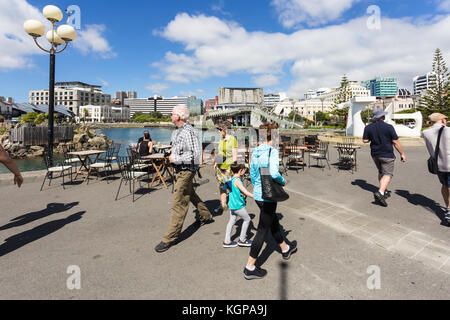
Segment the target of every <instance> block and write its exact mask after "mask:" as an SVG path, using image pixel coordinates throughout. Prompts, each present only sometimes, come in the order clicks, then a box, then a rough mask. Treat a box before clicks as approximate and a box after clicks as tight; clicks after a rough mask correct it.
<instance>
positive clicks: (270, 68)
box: [0, 0, 450, 102]
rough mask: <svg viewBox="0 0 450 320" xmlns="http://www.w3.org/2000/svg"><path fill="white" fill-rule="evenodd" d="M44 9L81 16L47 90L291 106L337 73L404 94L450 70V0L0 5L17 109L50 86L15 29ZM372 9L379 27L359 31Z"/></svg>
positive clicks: (40, 58)
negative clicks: (238, 91)
mask: <svg viewBox="0 0 450 320" xmlns="http://www.w3.org/2000/svg"><path fill="white" fill-rule="evenodd" d="M47 4H54V5H57V6H59V7H60V8H61V9H65V8H67V7H68V6H69V5H72V4H76V5H78V6H79V7H80V8H81V30H79V32H78V39H77V40H76V41H75V42H74V43H73V44H70V45H69V47H68V49H66V51H64V52H63V53H61V54H58V55H57V64H56V81H82V82H86V83H90V84H99V85H103V91H104V92H106V93H109V94H111V95H112V96H113V95H114V93H115V91H119V90H135V91H137V92H138V96H139V97H142V98H143V97H148V96H152V95H153V94H155V93H158V94H162V95H164V96H166V97H170V96H176V95H177V96H185V95H188V94H193V95H196V96H197V97H199V98H202V99H208V98H212V97H214V96H215V95H217V92H218V88H219V87H221V86H224V87H263V88H264V92H265V93H268V92H279V91H284V92H287V93H288V95H289V96H291V97H296V98H299V97H303V94H304V93H305V92H306V90H308V89H314V90H315V89H318V88H322V87H328V88H330V87H334V86H337V85H338V84H339V81H340V78H341V77H342V75H344V74H346V75H347V76H348V77H349V79H350V80H356V81H362V80H367V79H369V78H373V77H375V76H393V77H397V78H398V79H399V83H400V86H401V87H406V88H407V89H411V88H412V78H413V77H414V76H415V75H418V74H421V73H424V72H428V71H430V70H431V63H432V58H433V53H434V49H435V48H437V47H439V48H441V50H442V51H443V53H444V56H445V58H446V60H447V63H450V61H449V59H450V55H449V53H450V42H449V41H448V30H450V0H425V1H417V0H413V1H394V0H384V1H366V0H316V1H306V0H258V1H256V0H246V1H238V0H215V1H204V0H195V1H185V0H184V1H181V0H167V1H140V0H139V1H138V0H136V1H128V2H124V1H111V0H109V1H107V0H91V1H72V0H70V1H65V0H63V1H53V2H48V1H40V0H39V1H35V0H29V1H26V0H0V85H1V86H0V96H11V97H13V98H15V100H16V101H18V102H24V101H27V100H28V92H29V91H30V90H39V89H44V88H46V87H48V68H49V57H48V55H46V54H43V53H40V52H39V50H38V49H37V48H36V46H35V45H34V44H33V42H32V40H31V39H29V38H30V37H29V36H27V35H26V34H25V32H24V31H23V22H24V21H25V20H27V19H29V18H38V19H41V20H43V17H42V14H41V13H40V12H41V11H42V9H43V7H44V6H45V5H47ZM371 5H376V6H378V8H379V9H380V13H381V16H380V20H379V27H378V28H376V27H374V26H375V25H374V24H372V27H370V26H368V24H367V23H368V20H369V19H370V18H371V16H372V17H373V14H368V13H367V8H368V7H369V6H371ZM371 21H372V22H373V21H376V20H371ZM44 40H45V39H40V42H41V43H44V44H45V42H46V40H45V41H44Z"/></svg>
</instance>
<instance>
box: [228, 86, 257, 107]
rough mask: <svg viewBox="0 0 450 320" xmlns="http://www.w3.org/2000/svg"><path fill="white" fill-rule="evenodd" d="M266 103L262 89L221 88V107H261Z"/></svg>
mask: <svg viewBox="0 0 450 320" xmlns="http://www.w3.org/2000/svg"><path fill="white" fill-rule="evenodd" d="M263 103H264V94H263V89H262V88H219V105H228V106H230V105H233V104H235V105H260V106H262V105H263Z"/></svg>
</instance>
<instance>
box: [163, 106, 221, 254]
mask: <svg viewBox="0 0 450 320" xmlns="http://www.w3.org/2000/svg"><path fill="white" fill-rule="evenodd" d="M188 118H189V111H188V109H187V107H186V106H185V105H177V106H175V107H174V108H173V110H172V122H173V123H174V124H175V125H176V126H177V129H176V130H175V131H174V132H173V134H172V139H171V140H172V151H171V155H170V156H169V157H168V160H169V162H170V163H172V164H174V168H175V172H176V183H175V188H174V193H173V198H172V209H171V218H170V222H169V226H168V228H167V231H166V233H165V234H164V236H163V238H162V241H161V243H160V244H158V245H157V246H156V247H155V250H156V252H164V251H166V250H168V249H169V248H170V246H172V245H173V244H175V242H176V240H177V239H178V237H179V236H180V233H181V229H182V228H183V223H184V219H185V218H186V214H187V212H188V210H189V203H190V202H192V204H193V205H194V206H195V207H196V208H197V210H198V212H199V215H200V217H199V220H197V223H198V224H199V225H200V226H202V225H204V224H209V223H212V222H214V220H213V219H212V216H211V212H209V210H208V208H207V207H206V205H205V204H204V203H203V201H202V200H201V199H200V197H199V196H198V195H197V193H196V192H195V190H194V185H193V179H194V176H195V174H196V173H197V170H198V167H199V164H200V160H201V147H200V139H199V137H198V135H197V133H196V132H195V130H194V128H193V127H192V126H191V125H190V124H187V123H186V121H187V119H188Z"/></svg>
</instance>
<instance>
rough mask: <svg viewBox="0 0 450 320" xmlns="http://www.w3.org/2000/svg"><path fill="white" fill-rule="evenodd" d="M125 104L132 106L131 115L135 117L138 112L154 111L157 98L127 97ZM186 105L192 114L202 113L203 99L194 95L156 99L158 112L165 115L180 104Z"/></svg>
mask: <svg viewBox="0 0 450 320" xmlns="http://www.w3.org/2000/svg"><path fill="white" fill-rule="evenodd" d="M124 104H125V106H129V107H130V116H131V117H133V116H134V114H135V113H136V112H142V113H150V112H154V110H155V109H154V108H155V100H149V99H139V98H136V99H125V101H124ZM178 104H183V105H186V106H187V107H188V109H189V112H190V113H191V114H198V115H199V114H202V107H203V101H202V100H201V99H197V98H196V97H194V96H191V97H172V98H163V99H162V100H156V112H160V113H162V114H163V115H170V114H171V113H172V109H173V108H174V107H175V106H176V105H178Z"/></svg>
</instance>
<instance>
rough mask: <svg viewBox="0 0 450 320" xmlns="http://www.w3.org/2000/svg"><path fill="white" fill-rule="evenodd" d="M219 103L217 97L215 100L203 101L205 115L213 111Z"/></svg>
mask: <svg viewBox="0 0 450 320" xmlns="http://www.w3.org/2000/svg"><path fill="white" fill-rule="evenodd" d="M218 103H219V97H218V96H216V97H215V99H208V100H206V101H205V113H207V112H208V111H209V110H212V109H214V107H215V106H217V104H218Z"/></svg>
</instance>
